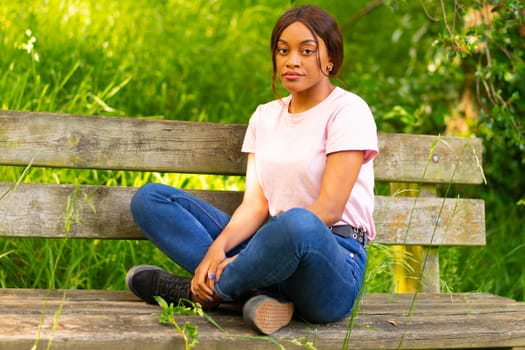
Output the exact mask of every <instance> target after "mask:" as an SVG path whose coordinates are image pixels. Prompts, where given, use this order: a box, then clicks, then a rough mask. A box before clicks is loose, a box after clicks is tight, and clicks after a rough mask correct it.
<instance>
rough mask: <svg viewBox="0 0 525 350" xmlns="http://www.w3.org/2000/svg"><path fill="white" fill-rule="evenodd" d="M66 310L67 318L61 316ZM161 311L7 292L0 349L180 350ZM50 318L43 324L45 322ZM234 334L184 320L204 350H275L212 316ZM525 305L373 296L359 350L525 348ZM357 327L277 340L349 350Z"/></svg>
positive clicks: (476, 298) (110, 298)
mask: <svg viewBox="0 0 525 350" xmlns="http://www.w3.org/2000/svg"><path fill="white" fill-rule="evenodd" d="M59 308H61V310H60V311H59ZM159 310H160V309H159V308H158V307H156V306H151V305H147V304H145V303H143V302H140V301H138V300H137V299H136V298H135V297H134V296H133V295H131V293H129V292H127V291H81V290H62V291H51V292H49V293H48V292H47V291H46V290H25V289H0V348H1V349H5V350H12V349H29V348H31V346H32V345H33V343H34V341H35V339H36V337H37V335H38V332H39V329H40V342H39V346H38V347H37V349H46V347H47V345H48V342H49V341H51V343H52V345H53V346H52V349H68V350H69V349H75V350H77V349H95V348H96V349H102V348H103V349H153V350H156V349H179V348H182V347H183V341H182V338H181V337H180V336H178V335H177V334H176V332H175V331H174V329H173V328H171V327H169V326H163V325H160V324H159V323H158V322H157V316H156V315H157V313H158V312H159ZM43 314H44V316H43V317H42V315H43ZM210 315H211V316H212V317H213V319H214V320H215V321H217V322H218V323H219V325H221V327H223V328H224V329H225V330H226V332H227V333H228V334H226V333H224V332H221V331H220V330H218V329H217V328H215V327H214V326H212V325H211V324H210V323H208V322H207V321H205V320H204V319H202V318H199V317H182V316H181V317H177V321H178V322H180V323H181V324H183V323H184V322H186V321H189V322H190V323H191V324H194V325H197V326H198V327H199V328H198V329H199V342H200V343H199V346H198V347H197V349H230V350H233V349H273V348H276V347H275V345H273V344H272V343H270V342H268V340H264V339H255V338H248V337H252V336H256V335H257V334H256V333H255V332H253V331H252V330H251V329H249V328H248V327H247V326H246V325H245V324H244V323H243V322H242V318H241V315H240V309H239V307H238V306H234V305H229V306H221V308H219V310H216V311H213V312H211V313H210ZM523 315H525V303H518V302H515V301H513V300H510V299H507V298H502V297H498V296H494V295H490V294H476V293H473V294H417V295H413V294H369V295H365V297H364V299H363V300H362V302H361V303H360V304H359V305H358V312H357V317H356V319H355V320H354V325H353V328H352V329H351V332H350V348H351V349H398V348H401V349H445V348H447V349H448V348H456V349H457V348H460V349H461V348H464V349H466V348H489V347H499V348H503V347H509V348H510V347H513V346H515V347H518V346H525V319H524V318H523ZM348 325H349V320H348V319H347V320H343V321H340V322H335V323H330V324H324V325H320V324H311V325H307V324H305V323H302V322H300V321H298V320H294V321H293V322H292V324H291V325H290V326H289V327H286V328H284V329H282V330H280V331H279V332H277V333H275V334H274V339H275V340H276V341H278V342H279V343H281V344H282V345H284V346H285V347H286V349H298V348H299V347H295V346H292V344H291V343H290V341H291V340H293V339H300V338H301V337H304V338H305V339H308V340H310V341H312V342H313V343H314V345H315V346H316V348H317V349H318V350H327V349H330V350H332V349H337V350H340V349H342V344H343V342H344V338H345V336H346V334H347V330H348Z"/></svg>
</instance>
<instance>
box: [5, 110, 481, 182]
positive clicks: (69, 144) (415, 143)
mask: <svg viewBox="0 0 525 350" xmlns="http://www.w3.org/2000/svg"><path fill="white" fill-rule="evenodd" d="M0 130H2V132H1V133H0V154H2V157H1V159H0V164H4V165H18V166H27V165H28V164H32V165H33V166H43V167H58V168H80V169H112V170H119V169H120V170H137V171H160V172H182V173H195V174H237V175H244V172H245V167H246V164H245V162H246V159H245V156H244V155H243V154H242V153H241V152H240V149H241V144H242V141H243V138H244V133H245V130H246V125H244V124H242V125H241V124H218V123H201V122H186V121H174V120H172V121H167V120H152V119H140V118H117V117H101V116H82V115H64V114H56V113H35V112H21V111H5V110H3V111H2V110H0ZM379 150H380V151H379V156H378V157H377V158H376V160H375V161H374V166H375V175H376V179H377V180H378V181H387V182H388V181H396V182H417V183H419V182H429V183H466V184H480V183H482V182H483V172H482V168H481V160H480V159H481V152H482V145H481V140H480V139H476V138H473V139H465V138H460V137H448V136H447V137H445V136H443V137H436V136H431V135H411V134H390V133H389V134H385V133H380V134H379ZM465 164H469V165H473V166H464V165H465Z"/></svg>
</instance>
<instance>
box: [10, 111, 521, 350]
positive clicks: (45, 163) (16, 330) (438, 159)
mask: <svg viewBox="0 0 525 350" xmlns="http://www.w3.org/2000/svg"><path fill="white" fill-rule="evenodd" d="M245 127H246V126H245V125H232V124H228V125H226V124H212V123H196V122H182V121H161V120H146V119H135V118H116V117H96V116H79V115H60V114H51V113H31V112H15V111H0V163H1V165H4V166H24V167H25V166H31V167H58V168H74V169H113V170H133V171H154V172H177V173H193V174H227V175H243V174H244V170H245V156H244V155H243V154H241V153H240V145H241V142H242V138H243V136H244V131H245ZM379 141H380V155H379V156H378V157H377V159H376V161H375V171H376V179H377V182H378V184H379V183H381V182H385V183H394V184H399V183H412V184H415V187H416V194H417V195H416V196H403V195H402V194H404V192H403V191H396V190H395V189H396V188H399V186H398V185H392V188H393V189H394V190H393V193H392V195H381V196H379V195H378V196H377V197H376V210H375V213H374V215H375V220H376V224H377V231H378V236H377V240H376V241H375V243H374V244H388V245H402V246H406V245H418V246H423V247H424V248H423V252H424V254H423V260H422V271H420V281H421V283H420V284H419V286H420V288H419V289H420V291H418V292H416V293H410V294H401V293H386V294H381V293H377V294H376V293H365V294H364V297H363V299H362V300H361V301H360V303H359V305H357V307H356V316H355V317H353V318H351V319H348V320H344V321H341V322H337V323H332V324H328V325H308V324H305V323H302V322H299V321H294V322H293V323H292V324H291V325H290V326H289V327H286V328H285V329H283V330H281V331H279V332H277V333H276V334H275V335H274V337H272V338H264V337H254V336H256V334H255V333H254V332H253V331H252V330H250V329H249V328H247V327H246V326H245V325H244V324H243V322H242V320H241V317H240V315H239V313H238V310H237V309H236V308H232V307H230V306H225V307H224V308H222V309H221V310H219V311H214V312H213V313H212V317H213V318H214V319H215V321H217V323H218V324H219V325H220V326H221V327H223V329H224V330H220V329H218V328H216V327H215V326H213V325H211V324H210V323H209V322H207V321H206V320H205V319H203V318H200V317H197V316H180V322H181V323H184V322H185V321H189V322H190V323H191V324H194V325H197V326H198V327H199V342H200V344H199V346H198V347H197V348H198V349H212V348H213V349H224V348H229V349H268V348H278V347H277V345H276V344H281V345H282V346H283V347H285V348H286V349H294V348H300V346H298V345H293V344H292V341H293V340H300V341H301V342H303V343H304V341H305V340H308V341H311V342H312V343H313V344H314V346H315V347H316V348H317V349H346V348H347V346H346V345H347V344H348V343H349V344H350V348H352V349H444V348H490V347H494V348H515V349H517V348H520V347H525V303H520V302H516V301H514V300H511V299H508V298H503V297H499V296H495V295H490V294H482V293H440V290H439V257H438V249H439V247H440V246H450V245H459V246H464V245H467V246H481V245H484V244H485V219H484V203H483V201H482V200H477V199H464V198H441V197H439V196H438V190H437V189H436V188H437V187H436V186H438V187H439V186H444V187H445V188H446V186H447V184H480V183H482V181H483V174H482V170H481V169H482V163H481V156H482V146H481V141H480V140H479V139H475V138H473V139H465V138H456V137H436V136H428V135H407V134H385V133H381V134H380V135H379ZM440 184H441V185H440ZM412 188H414V185H412ZM135 190H136V188H131V187H107V186H96V185H74V184H69V185H68V184H61V185H57V184H26V183H19V184H13V183H1V184H0V196H1V198H2V199H1V200H0V236H1V237H41V238H43V239H64V238H66V237H67V238H68V239H128V240H140V239H143V236H142V235H141V233H140V232H139V231H138V230H137V228H136V227H135V225H134V224H133V222H132V219H131V216H130V213H129V200H130V198H131V196H132V195H133V193H134V191H135ZM194 192H195V193H196V194H197V195H198V196H200V197H202V198H204V199H206V200H208V201H210V202H212V203H214V204H215V205H217V206H219V207H221V208H223V209H224V210H226V211H228V212H231V211H232V210H233V209H234V208H235V207H236V205H237V204H238V203H239V201H240V199H241V196H242V193H240V192H231V191H206V190H202V191H199V190H195V191H194ZM74 193H88V194H89V198H90V200H89V202H88V201H87V200H85V199H84V198H85V197H84V196H81V195H77V196H74V197H75V198H76V201H75V202H74V203H73V205H74V206H75V208H76V211H77V213H78V215H79V218H80V220H78V221H74V222H71V223H70V228H69V229H68V230H67V232H66V231H65V229H64V227H65V225H64V224H65V220H66V219H67V218H66V212H67V205H68V204H67V203H68V199H69V200H70V202H71V198H72V196H73V194H74ZM411 193H414V192H411ZM69 205H71V203H70V204H69ZM1 253H2V252H0V254H1ZM7 258H8V257H7ZM122 278H124V276H122ZM159 311H160V309H159V308H158V307H156V306H151V305H146V304H145V303H143V302H140V301H139V300H137V298H135V297H134V296H133V295H132V294H131V293H130V292H129V291H108V290H41V289H9V288H7V289H0V349H6V350H11V349H30V348H31V347H32V346H33V345H34V344H35V340H36V339H38V340H39V341H38V342H37V343H38V345H37V346H36V348H37V349H48V344H51V349H76V350H77V349H129V348H133V349H142V348H144V349H179V348H183V347H184V341H183V339H182V338H181V337H180V335H178V334H177V333H176V332H175V331H174V329H173V328H170V327H167V326H164V325H160V324H159V323H158V318H157V317H156V316H155V313H158V312H159ZM345 344H346V345H345Z"/></svg>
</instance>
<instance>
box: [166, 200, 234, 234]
mask: <svg viewBox="0 0 525 350" xmlns="http://www.w3.org/2000/svg"><path fill="white" fill-rule="evenodd" d="M168 199H169V200H170V202H172V203H176V204H178V205H182V204H181V203H179V200H186V201H188V202H189V203H191V204H192V205H193V206H195V207H196V208H198V210H199V211H200V212H201V213H200V214H201V215H203V214H204V215H205V216H206V217H207V218H208V219H209V220H210V221H212V222H213V223H214V224H215V225H216V226H217V228H219V229H220V230H222V229H223V228H224V226H223V225H222V224H221V223H220V222H219V221H218V220H217V219H216V218H215V217H214V216H212V215H210V213H209V212H208V211H207V210H204V208H203V207H202V206H201V205H200V203H199V202H198V201H195V200H193V198H191V197H187V196H181V195H177V194H174V195H170V196H169V197H168ZM185 210H187V209H185Z"/></svg>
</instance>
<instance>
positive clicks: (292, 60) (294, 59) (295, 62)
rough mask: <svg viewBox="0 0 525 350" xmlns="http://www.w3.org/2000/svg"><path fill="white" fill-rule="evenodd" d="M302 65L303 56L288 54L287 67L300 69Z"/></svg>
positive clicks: (296, 53) (293, 53) (294, 53)
mask: <svg viewBox="0 0 525 350" xmlns="http://www.w3.org/2000/svg"><path fill="white" fill-rule="evenodd" d="M300 63H301V56H300V55H299V53H298V52H290V53H289V54H288V60H287V61H286V66H287V67H289V68H291V67H298V66H299V65H300Z"/></svg>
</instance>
